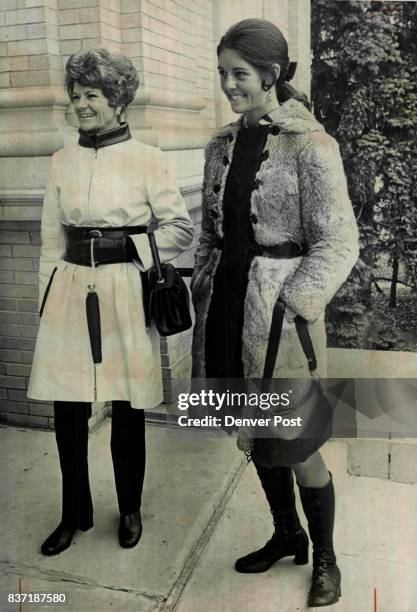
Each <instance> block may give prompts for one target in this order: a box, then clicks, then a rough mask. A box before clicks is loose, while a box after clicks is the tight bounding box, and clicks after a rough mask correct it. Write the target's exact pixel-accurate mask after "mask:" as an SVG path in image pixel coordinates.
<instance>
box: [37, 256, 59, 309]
mask: <svg viewBox="0 0 417 612" xmlns="http://www.w3.org/2000/svg"><path fill="white" fill-rule="evenodd" d="M57 269H58V268H57V267H56V266H55V268H54V269H53V270H52V274H51V277H50V279H49V281H48V284H47V286H46V289H45V293H44V294H43V299H42V304H41V308H40V310H39V317H42V314H43V310H44V308H45V304H46V300H47V299H48V294H49V291H50V289H51V286H52V281H53V280H54V276H55V272H56V271H57Z"/></svg>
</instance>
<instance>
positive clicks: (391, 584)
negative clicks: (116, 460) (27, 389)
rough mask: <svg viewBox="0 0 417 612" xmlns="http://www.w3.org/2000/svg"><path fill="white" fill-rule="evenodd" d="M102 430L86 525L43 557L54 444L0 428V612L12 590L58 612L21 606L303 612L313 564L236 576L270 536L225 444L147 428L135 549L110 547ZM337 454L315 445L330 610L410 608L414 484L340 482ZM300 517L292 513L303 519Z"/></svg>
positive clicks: (54, 517)
mask: <svg viewBox="0 0 417 612" xmlns="http://www.w3.org/2000/svg"><path fill="white" fill-rule="evenodd" d="M109 440H110V422H109V421H107V422H105V424H104V425H103V426H102V427H101V428H100V429H99V430H98V431H96V432H95V433H93V434H92V436H91V439H90V476H91V483H92V493H93V498H94V504H95V516H94V520H95V526H94V529H91V530H90V531H88V532H87V533H81V532H78V533H77V534H76V537H75V538H74V541H73V544H72V546H71V548H70V549H69V550H67V551H65V552H64V553H62V554H61V555H59V556H57V557H44V556H42V555H41V554H40V551H39V546H40V543H41V542H42V540H43V539H44V538H45V537H46V536H47V535H48V533H49V532H50V531H51V530H52V529H53V528H54V527H55V526H56V524H57V523H58V522H59V515H60V475H59V466H58V458H57V452H56V448H55V438H54V435H53V433H51V432H43V431H39V430H20V429H13V428H1V429H0V449H1V451H0V453H1V465H2V468H3V469H2V480H1V492H0V493H1V499H0V511H1V516H2V523H1V525H2V529H1V536H0V537H1V539H0V573H1V578H0V610H1V612H11V611H12V610H13V611H15V610H19V606H18V605H16V604H10V603H8V602H7V594H8V593H11V592H18V590H19V579H20V580H21V588H22V592H42V593H44V592H55V593H65V594H66V596H67V600H68V601H69V603H67V604H66V605H57V604H55V605H49V606H45V605H44V606H42V605H41V604H36V605H35V604H23V605H22V607H21V608H20V610H21V611H22V612H26V611H29V610H31V609H49V610H51V609H52V610H59V609H63V610H71V612H73V611H74V612H85V611H89V610H93V611H100V612H107V611H110V610H113V611H115V612H119V611H120V612H133V611H143V612H147V611H150V610H164V611H168V610H176V611H178V612H200V611H201V612H203V611H204V612H220V611H225V612H255V611H258V610H259V611H262V612H269V611H271V612H272V610H274V611H277V610H279V611H280V612H293V611H298V610H305V609H306V606H305V601H306V595H307V592H308V588H309V582H310V573H311V565H310V564H309V565H306V566H298V567H297V566H294V564H293V563H292V561H291V560H290V559H288V560H286V559H285V560H282V561H280V562H279V563H277V564H276V565H275V566H274V567H273V568H271V570H270V571H269V572H267V573H265V574H259V575H252V576H250V575H242V574H237V573H236V572H235V571H234V570H233V564H234V560H235V559H236V558H237V557H238V556H240V555H242V554H245V553H247V552H249V551H250V550H253V549H254V548H257V547H259V546H260V545H262V544H263V543H264V541H265V540H266V539H268V538H269V537H270V535H271V532H272V529H271V519H270V515H269V513H268V510H267V506H266V502H265V501H264V498H263V494H262V492H261V491H260V487H259V485H258V482H257V479H256V477H255V474H254V470H253V468H252V466H246V459H245V458H244V457H243V456H242V455H241V453H239V452H238V451H237V449H236V447H235V442H234V440H231V439H229V438H228V437H227V436H224V435H219V434H213V433H207V432H202V431H196V430H184V429H179V428H173V427H166V426H161V425H149V426H148V428H147V454H148V469H147V476H146V481H145V490H144V503H143V524H144V533H143V537H142V540H141V542H140V544H139V545H138V546H137V547H136V548H134V549H132V550H124V549H121V548H120V547H119V545H118V542H117V524H118V513H117V502H116V496H115V490H114V482H113V474H112V465H111V457H110V449H109ZM346 452H347V448H346V444H345V443H343V442H330V443H328V444H327V445H326V447H325V448H324V455H325V458H326V460H327V462H328V466H329V469H331V471H332V472H333V476H334V481H335V487H336V492H337V517H336V533H335V543H336V550H337V553H338V562H339V565H340V567H341V570H342V576H343V582H342V600H341V602H340V603H339V604H337V605H336V606H331V607H328V608H326V609H327V610H329V611H330V610H337V611H338V612H342V611H343V612H362V611H363V612H365V611H366V612H368V611H372V610H374V589H376V597H377V610H378V612H415V610H416V609H417V560H416V559H417V554H416V550H417V529H416V527H415V525H416V516H417V512H416V511H417V485H410V484H401V483H397V482H391V481H388V480H377V479H373V478H364V477H360V478H358V477H354V476H349V475H348V474H347V471H346ZM300 515H301V516H303V515H302V512H301V513H300Z"/></svg>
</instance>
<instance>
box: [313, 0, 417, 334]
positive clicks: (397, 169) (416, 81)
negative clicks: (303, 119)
mask: <svg viewBox="0 0 417 612" xmlns="http://www.w3.org/2000/svg"><path fill="white" fill-rule="evenodd" d="M312 52H313V86H312V101H313V105H314V112H315V114H316V116H317V117H318V119H319V120H320V121H321V122H322V123H324V125H325V126H326V129H327V130H328V131H329V132H330V133H332V134H333V135H334V136H336V137H337V139H338V140H339V142H340V146H341V152H342V157H343V160H344V164H345V170H346V174H347V178H348V186H349V192H350V196H351V198H352V202H353V206H354V209H355V212H356V215H357V218H358V222H359V226H360V235H361V247H362V248H361V262H360V264H359V265H358V266H357V268H356V270H355V271H354V273H353V274H352V275H351V278H350V279H349V281H348V285H347V286H345V287H344V288H343V290H342V293H341V294H340V295H339V296H338V297H337V299H336V300H335V301H334V303H333V304H332V308H331V316H330V317H329V321H334V323H333V325H332V324H330V323H329V327H330V336H331V338H332V339H333V341H334V342H337V343H338V344H339V345H343V346H353V345H355V344H356V345H357V343H358V340H363V337H364V334H365V333H366V325H365V326H364V324H363V321H362V324H361V325H358V324H357V322H358V314H360V312H359V311H360V310H361V309H362V313H361V316H360V317H359V318H364V315H365V313H369V314H371V313H372V295H373V293H372V287H373V284H372V278H373V273H374V269H375V266H376V265H377V264H378V261H379V259H380V258H381V256H385V257H386V258H387V261H388V263H389V265H390V266H391V274H392V278H391V281H392V282H391V292H390V302H389V303H390V305H391V306H395V305H396V285H397V282H398V280H399V278H398V275H399V270H401V272H402V274H403V275H404V276H405V279H404V280H406V281H407V282H408V283H409V284H411V285H412V286H414V287H415V286H416V284H417V189H416V187H415V184H416V182H415V176H416V170H417V159H416V155H417V154H416V152H417V4H416V2H357V1H354V0H344V1H341V2H328V1H327V0H312ZM343 294H344V296H345V297H344V299H342V298H341V296H343ZM349 300H351V301H352V300H353V302H352V308H353V310H351V315H350V316H349V308H348V312H346V308H347V307H348V305H349ZM368 331H369V330H368ZM376 344H378V342H376Z"/></svg>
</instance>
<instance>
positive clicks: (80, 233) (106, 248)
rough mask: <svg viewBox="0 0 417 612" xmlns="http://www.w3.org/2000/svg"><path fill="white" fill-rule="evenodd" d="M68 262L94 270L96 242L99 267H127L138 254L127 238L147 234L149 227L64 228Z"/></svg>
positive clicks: (66, 259)
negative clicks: (92, 249)
mask: <svg viewBox="0 0 417 612" xmlns="http://www.w3.org/2000/svg"><path fill="white" fill-rule="evenodd" d="M63 228H64V232H65V246H66V249H65V254H64V257H63V259H64V261H68V262H70V263H74V264H77V265H79V266H91V239H92V238H94V239H95V240H94V262H95V265H100V264H110V263H125V262H128V261H132V260H133V257H134V255H135V254H136V251H135V248H134V246H133V245H131V246H130V241H127V240H126V238H127V237H128V236H130V235H132V234H145V233H146V231H147V226H146V225H133V226H126V227H76V226H74V225H64V226H63Z"/></svg>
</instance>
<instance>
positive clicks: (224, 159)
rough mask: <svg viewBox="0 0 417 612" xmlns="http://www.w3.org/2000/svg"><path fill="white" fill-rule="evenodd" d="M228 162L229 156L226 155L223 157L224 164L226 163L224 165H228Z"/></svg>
mask: <svg viewBox="0 0 417 612" xmlns="http://www.w3.org/2000/svg"><path fill="white" fill-rule="evenodd" d="M228 163H229V158H228V157H227V155H225V156H224V157H223V165H224V166H227V165H228Z"/></svg>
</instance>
